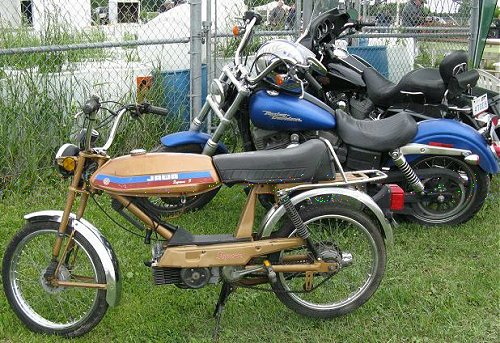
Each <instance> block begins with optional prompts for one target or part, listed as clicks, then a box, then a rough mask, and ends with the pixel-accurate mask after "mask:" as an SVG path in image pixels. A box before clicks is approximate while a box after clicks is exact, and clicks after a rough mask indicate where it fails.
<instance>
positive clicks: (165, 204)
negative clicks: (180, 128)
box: [134, 144, 220, 216]
mask: <svg viewBox="0 0 500 343" xmlns="http://www.w3.org/2000/svg"><path fill="white" fill-rule="evenodd" d="M153 152H177V153H191V154H201V152H202V148H201V147H200V145H198V144H189V145H182V146H179V147H173V148H169V147H166V146H163V145H162V146H159V147H157V148H155V149H154V150H153ZM219 189H220V187H216V188H214V189H212V190H210V191H208V192H206V193H203V194H198V195H193V196H186V197H183V198H174V197H149V198H136V199H135V200H134V201H135V202H138V203H139V204H140V205H141V206H142V207H143V208H144V209H146V210H147V211H151V212H153V213H155V214H157V215H160V216H162V215H165V216H169V215H173V214H177V213H179V212H183V211H193V210H197V209H200V208H202V207H203V206H205V205H206V204H208V203H209V202H210V200H212V198H213V197H214V196H215V195H217V192H218V191H219Z"/></svg>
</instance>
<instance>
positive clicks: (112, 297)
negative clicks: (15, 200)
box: [24, 211, 121, 307]
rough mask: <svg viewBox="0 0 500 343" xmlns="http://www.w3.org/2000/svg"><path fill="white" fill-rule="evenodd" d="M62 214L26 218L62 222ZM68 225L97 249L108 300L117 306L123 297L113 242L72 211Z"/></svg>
mask: <svg viewBox="0 0 500 343" xmlns="http://www.w3.org/2000/svg"><path fill="white" fill-rule="evenodd" d="M62 215H63V211H40V212H33V213H30V214H27V215H25V216H24V219H26V220H27V221H28V222H30V223H36V222H40V221H50V222H55V223H60V222H61V218H62ZM68 225H69V226H70V227H71V229H73V230H76V231H77V232H79V233H80V234H81V235H82V236H83V237H84V238H85V239H86V240H87V241H88V242H89V243H90V244H91V245H92V247H93V248H94V249H95V250H96V252H97V255H98V256H99V259H100V260H101V263H102V266H103V268H104V273H105V274H106V302H107V303H108V305H109V306H111V307H115V306H117V305H118V303H119V302H120V297H121V277H120V269H119V267H118V259H117V258H116V255H115V253H114V251H113V249H112V248H111V244H110V243H109V242H108V240H107V239H106V238H105V237H104V236H103V235H102V234H101V232H100V231H99V230H98V229H97V228H96V227H95V226H94V225H92V224H91V223H89V222H88V221H86V220H85V219H83V218H82V219H80V220H77V219H76V215H75V214H74V213H71V215H70V221H69V224H68ZM48 248H50V247H48Z"/></svg>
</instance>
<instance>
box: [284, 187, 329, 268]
mask: <svg viewBox="0 0 500 343" xmlns="http://www.w3.org/2000/svg"><path fill="white" fill-rule="evenodd" d="M278 197H279V200H280V203H281V204H282V205H283V206H284V207H285V210H286V213H287V214H288V217H289V218H290V220H291V221H292V223H293V226H294V227H295V229H296V230H297V236H299V237H300V238H302V239H303V240H304V241H305V242H306V244H307V248H308V249H309V250H310V251H311V252H312V254H313V256H314V258H315V259H317V260H320V258H319V255H318V251H317V250H316V247H315V246H314V244H313V241H312V239H311V234H310V233H309V230H308V229H307V226H306V224H304V221H303V220H302V218H300V215H299V212H297V209H296V208H295V206H293V204H292V201H291V200H290V197H289V196H288V193H287V192H286V191H279V192H278Z"/></svg>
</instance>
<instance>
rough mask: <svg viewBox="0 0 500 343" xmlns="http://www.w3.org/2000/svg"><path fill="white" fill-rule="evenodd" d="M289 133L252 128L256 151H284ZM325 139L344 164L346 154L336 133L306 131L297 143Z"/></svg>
mask: <svg viewBox="0 0 500 343" xmlns="http://www.w3.org/2000/svg"><path fill="white" fill-rule="evenodd" d="M291 136H292V134H291V133H290V132H280V131H269V130H264V129H260V128H257V127H253V128H252V138H253V142H254V145H255V149H256V150H276V149H284V148H286V147H288V146H289V145H290V144H291V143H292V140H291ZM318 137H321V138H325V139H327V140H328V141H329V142H330V143H331V144H332V146H333V147H334V149H335V151H336V153H337V155H338V157H339V160H340V162H341V163H343V162H345V159H346V154H347V152H346V151H345V149H344V148H343V147H341V143H342V141H341V140H340V138H339V137H338V136H337V134H336V133H334V132H331V131H306V132H301V133H300V135H299V142H301V143H302V142H305V141H307V140H309V139H314V138H318Z"/></svg>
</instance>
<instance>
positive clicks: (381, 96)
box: [363, 50, 479, 107]
mask: <svg viewBox="0 0 500 343" xmlns="http://www.w3.org/2000/svg"><path fill="white" fill-rule="evenodd" d="M467 58H468V56H467V53H466V52H465V51H461V50H458V51H453V52H451V53H449V54H448V55H446V56H445V57H444V58H443V60H442V61H441V63H440V64H439V69H436V68H423V69H416V70H413V71H411V72H409V73H408V74H406V75H405V76H403V78H402V79H401V81H399V82H398V83H397V84H394V83H392V82H391V81H389V80H387V79H386V78H385V77H383V76H382V75H380V74H379V73H378V72H377V71H376V70H374V69H373V68H366V69H365V70H364V71H363V80H364V81H365V84H366V91H367V93H368V97H369V98H370V100H371V101H372V102H373V103H374V104H375V105H379V106H382V107H390V106H391V105H393V104H395V103H398V102H404V100H405V99H404V98H405V96H406V95H405V94H404V92H409V93H422V96H423V97H424V98H425V101H426V102H427V103H434V104H439V103H441V101H442V100H443V97H444V94H445V92H446V90H447V89H448V90H449V91H450V93H452V94H450V93H448V95H447V97H448V98H449V99H450V97H454V96H457V95H458V94H459V93H461V92H463V91H465V90H466V89H467V88H468V87H474V86H475V85H476V83H477V80H478V79H479V74H478V73H477V72H474V71H470V72H467ZM462 83H463V85H462ZM450 86H451V89H450Z"/></svg>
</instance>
